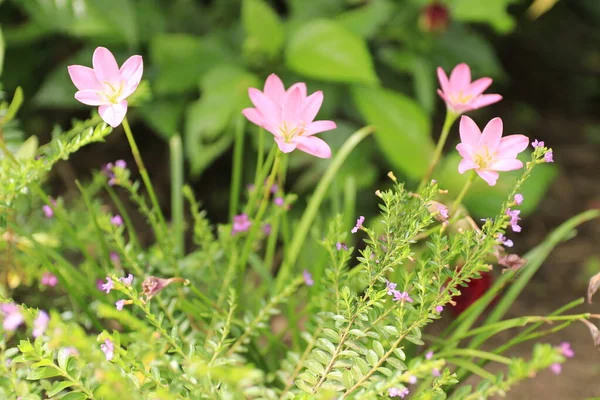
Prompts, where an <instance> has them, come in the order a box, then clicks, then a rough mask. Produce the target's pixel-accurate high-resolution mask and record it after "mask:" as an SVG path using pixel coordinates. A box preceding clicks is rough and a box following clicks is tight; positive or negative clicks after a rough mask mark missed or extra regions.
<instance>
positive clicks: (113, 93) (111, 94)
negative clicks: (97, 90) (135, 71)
mask: <svg viewBox="0 0 600 400" xmlns="http://www.w3.org/2000/svg"><path fill="white" fill-rule="evenodd" d="M104 87H105V89H104V93H102V95H103V96H104V97H105V98H106V100H108V101H109V102H111V103H112V104H117V103H119V98H120V97H121V93H122V92H123V81H121V82H119V86H118V87H115V86H113V85H112V84H111V83H110V82H104Z"/></svg>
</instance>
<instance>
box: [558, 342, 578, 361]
mask: <svg viewBox="0 0 600 400" xmlns="http://www.w3.org/2000/svg"><path fill="white" fill-rule="evenodd" d="M559 349H560V352H561V354H562V355H563V356H565V357H567V358H573V357H575V352H574V351H573V349H572V348H571V343H569V342H562V343H561V344H560V346H559Z"/></svg>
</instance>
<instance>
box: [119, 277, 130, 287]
mask: <svg viewBox="0 0 600 400" xmlns="http://www.w3.org/2000/svg"><path fill="white" fill-rule="evenodd" d="M119 281H120V282H121V283H122V284H123V285H125V286H131V283H132V282H133V275H131V274H129V275H127V278H125V277H123V278H119Z"/></svg>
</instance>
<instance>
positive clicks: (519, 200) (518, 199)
mask: <svg viewBox="0 0 600 400" xmlns="http://www.w3.org/2000/svg"><path fill="white" fill-rule="evenodd" d="M523 200H524V197H523V195H522V194H521V193H517V194H515V198H514V199H513V201H514V202H515V204H516V205H518V206H520V205H521V204H523Z"/></svg>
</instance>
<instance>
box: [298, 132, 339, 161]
mask: <svg viewBox="0 0 600 400" xmlns="http://www.w3.org/2000/svg"><path fill="white" fill-rule="evenodd" d="M295 142H296V144H297V146H298V150H300V151H303V152H305V153H308V154H310V155H313V156H315V157H319V158H330V157H331V148H330V147H329V145H328V144H327V143H326V142H325V141H324V140H322V139H319V138H318V137H316V136H299V137H297V138H295Z"/></svg>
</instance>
